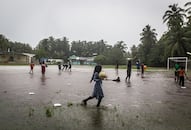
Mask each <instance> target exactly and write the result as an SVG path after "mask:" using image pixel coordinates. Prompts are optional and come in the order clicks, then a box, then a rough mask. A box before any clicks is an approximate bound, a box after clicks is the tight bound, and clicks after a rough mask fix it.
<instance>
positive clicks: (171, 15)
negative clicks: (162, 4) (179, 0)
mask: <svg viewBox="0 0 191 130" xmlns="http://www.w3.org/2000/svg"><path fill="white" fill-rule="evenodd" d="M168 7H169V8H170V10H167V11H166V12H165V14H164V16H163V22H164V23H166V22H167V25H168V28H169V29H175V30H176V29H179V28H181V27H182V26H183V24H184V17H186V14H185V11H184V9H182V8H180V7H178V4H173V5H169V6H168Z"/></svg>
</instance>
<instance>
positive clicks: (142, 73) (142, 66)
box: [141, 63, 145, 78]
mask: <svg viewBox="0 0 191 130" xmlns="http://www.w3.org/2000/svg"><path fill="white" fill-rule="evenodd" d="M144 67H145V65H144V63H142V64H141V78H144V71H145V68H144Z"/></svg>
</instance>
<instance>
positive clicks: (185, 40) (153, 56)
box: [0, 2, 191, 66]
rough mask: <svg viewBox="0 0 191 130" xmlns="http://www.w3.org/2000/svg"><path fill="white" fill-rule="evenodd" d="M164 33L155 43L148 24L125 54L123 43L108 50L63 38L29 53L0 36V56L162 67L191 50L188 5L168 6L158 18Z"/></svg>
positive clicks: (26, 47)
mask: <svg viewBox="0 0 191 130" xmlns="http://www.w3.org/2000/svg"><path fill="white" fill-rule="evenodd" d="M161 20H163V23H164V24H166V25H167V27H168V30H167V31H166V32H164V33H163V35H162V36H161V37H160V38H159V40H157V33H156V30H155V29H154V28H152V27H151V26H150V25H149V24H148V25H146V26H145V27H144V28H143V30H142V32H140V44H138V45H137V46H136V45H133V46H132V47H129V48H130V51H127V43H124V42H123V41H118V42H116V44H115V45H113V46H111V45H109V43H107V42H106V41H104V40H99V41H80V40H79V41H71V42H70V41H69V39H68V38H67V37H63V38H58V39H56V38H54V37H52V36H50V37H48V38H44V39H42V40H41V41H40V42H39V43H38V45H37V46H36V47H35V48H34V49H32V47H31V46H30V45H29V44H24V43H20V42H12V41H10V40H8V39H7V38H6V37H5V36H3V35H0V52H6V51H7V50H8V48H9V51H14V52H27V53H35V54H36V58H40V57H46V58H59V59H64V60H65V61H66V60H67V59H68V57H69V56H71V55H76V56H81V57H91V56H96V58H95V62H97V63H101V64H110V65H112V64H116V63H118V64H126V60H127V58H131V59H132V60H133V62H134V63H135V61H137V60H140V61H141V62H143V63H144V64H146V65H148V66H166V60H167V58H168V57H175V56H188V55H187V53H186V52H189V51H190V50H191V2H187V3H186V4H185V5H184V7H182V8H181V7H179V6H178V4H173V5H169V6H168V10H167V11H165V13H164V15H163V17H162V18H161Z"/></svg>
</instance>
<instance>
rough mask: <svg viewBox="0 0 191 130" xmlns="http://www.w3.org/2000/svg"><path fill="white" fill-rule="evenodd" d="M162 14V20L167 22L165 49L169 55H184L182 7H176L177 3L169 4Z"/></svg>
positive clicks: (183, 13)
mask: <svg viewBox="0 0 191 130" xmlns="http://www.w3.org/2000/svg"><path fill="white" fill-rule="evenodd" d="M169 8H170V10H167V11H166V12H165V14H164V16H163V22H164V23H165V22H167V25H168V29H169V31H168V33H167V34H166V44H167V47H166V51H168V52H169V56H184V55H185V54H186V46H185V44H184V43H185V42H184V33H185V30H184V28H183V25H184V18H185V17H186V14H185V11H184V9H182V8H180V7H178V4H173V5H169Z"/></svg>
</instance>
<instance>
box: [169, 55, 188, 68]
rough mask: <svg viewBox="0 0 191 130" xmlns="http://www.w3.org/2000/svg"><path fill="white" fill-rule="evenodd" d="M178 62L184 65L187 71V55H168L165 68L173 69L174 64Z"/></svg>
mask: <svg viewBox="0 0 191 130" xmlns="http://www.w3.org/2000/svg"><path fill="white" fill-rule="evenodd" d="M176 63H178V64H179V65H180V66H183V67H185V71H187V66H188V58H187V57H169V58H168V60H167V70H169V69H170V68H173V69H174V65H175V64H176Z"/></svg>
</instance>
